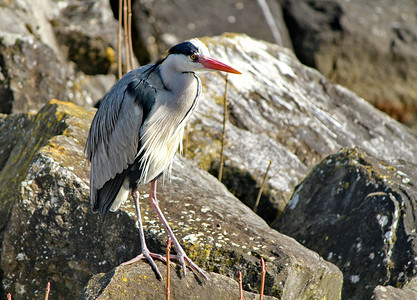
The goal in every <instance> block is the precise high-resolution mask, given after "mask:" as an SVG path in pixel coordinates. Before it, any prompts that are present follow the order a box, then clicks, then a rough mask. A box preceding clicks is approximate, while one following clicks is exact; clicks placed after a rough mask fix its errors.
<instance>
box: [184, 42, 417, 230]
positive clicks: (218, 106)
mask: <svg viewBox="0 0 417 300" xmlns="http://www.w3.org/2000/svg"><path fill="white" fill-rule="evenodd" d="M203 40H204V42H206V43H207V44H208V46H209V49H210V50H211V55H212V56H213V57H216V58H219V59H221V60H223V61H225V62H226V63H228V64H230V65H231V66H234V67H236V68H237V69H238V70H239V71H241V72H242V73H243V74H242V75H229V76H228V80H229V89H228V123H227V129H226V147H225V172H226V174H225V176H223V178H224V180H223V182H224V183H225V184H226V185H227V186H228V188H229V189H230V190H231V191H232V192H233V193H234V194H235V195H238V197H239V199H241V200H242V201H243V202H245V203H246V204H247V205H248V206H249V207H253V205H254V202H255V199H256V195H257V192H258V189H259V186H260V184H261V182H262V180H263V177H264V174H265V171H266V169H267V166H268V163H269V161H270V160H272V165H271V170H270V172H269V178H268V180H267V184H266V187H265V189H264V193H263V197H262V198H261V203H260V206H259V210H258V211H259V214H260V215H262V216H263V217H264V218H265V220H267V221H268V222H269V223H270V222H272V221H273V220H274V218H275V217H276V216H277V215H278V214H279V213H280V212H282V211H283V209H284V207H285V205H286V203H287V202H288V200H289V198H290V197H291V195H292V193H293V190H294V188H295V186H296V185H297V184H298V183H299V182H300V181H301V180H302V179H303V178H304V177H305V176H306V175H307V173H308V172H309V170H311V168H312V167H313V166H314V165H315V164H317V163H318V162H320V161H321V160H322V159H323V158H324V157H325V156H327V155H329V154H331V153H335V152H337V151H338V150H339V149H340V148H342V147H352V146H360V147H361V148H363V149H365V150H366V151H367V152H369V153H370V154H372V155H373V156H375V157H377V158H380V159H386V160H390V159H399V158H401V159H404V160H406V161H409V162H411V163H414V164H417V156H416V155H415V153H416V151H417V150H416V149H417V140H416V138H415V135H414V134H413V133H412V132H411V131H410V130H409V129H408V128H406V127H405V126H404V125H401V124H399V123H398V122H396V121H395V120H393V119H391V118H390V117H388V116H387V115H386V114H384V113H382V112H380V111H378V110H377V109H375V108H374V107H372V105H370V104H369V103H367V102H366V101H365V100H364V99H362V98H360V97H358V96H357V95H356V94H354V93H352V92H350V91H349V90H347V89H346V88H343V87H342V86H340V85H338V84H334V83H331V82H329V81H328V80H327V79H326V78H325V77H324V76H322V75H321V74H320V73H319V72H317V71H316V70H314V69H311V68H308V67H305V66H304V65H302V64H301V63H300V62H299V61H298V60H297V59H296V58H295V56H294V54H293V53H292V52H290V51H289V50H288V49H285V48H281V47H279V46H277V45H274V44H270V43H267V42H262V41H258V40H255V39H252V38H250V37H248V36H245V35H233V34H226V35H222V36H220V37H216V38H209V39H203ZM201 77H202V81H203V83H204V87H203V92H202V97H201V100H200V103H199V105H198V106H197V109H196V112H195V113H194V115H193V116H192V118H191V121H190V127H189V130H188V132H189V133H188V140H189V142H188V145H189V146H188V150H187V151H188V152H187V154H186V156H187V157H190V158H192V159H193V160H194V161H196V162H197V163H198V164H199V165H200V167H202V168H203V169H205V170H209V171H210V172H212V173H216V172H217V166H218V165H219V161H220V148H221V145H220V144H221V142H220V141H221V135H222V121H223V101H224V99H223V98H224V97H223V96H224V86H225V78H224V75H223V74H212V73H206V74H204V75H203V76H201ZM393 145H394V146H393Z"/></svg>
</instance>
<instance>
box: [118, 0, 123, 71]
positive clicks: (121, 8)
mask: <svg viewBox="0 0 417 300" xmlns="http://www.w3.org/2000/svg"><path fill="white" fill-rule="evenodd" d="M122 10H123V0H119V27H118V29H117V68H118V75H119V79H120V78H122V75H123V70H122V35H121V32H122Z"/></svg>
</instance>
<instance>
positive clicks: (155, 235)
mask: <svg viewBox="0 0 417 300" xmlns="http://www.w3.org/2000/svg"><path fill="white" fill-rule="evenodd" d="M92 116H93V113H92V112H87V111H85V110H83V109H81V108H80V107H77V106H75V105H73V104H69V103H64V102H57V101H53V102H51V103H49V104H48V105H46V106H45V108H44V109H43V110H42V111H41V112H40V113H39V114H38V115H37V116H35V117H34V118H35V119H37V122H36V124H39V123H40V124H44V126H46V127H47V128H59V129H60V130H57V131H55V132H56V134H58V135H56V136H54V137H53V138H51V139H49V141H46V138H42V137H38V138H39V139H40V140H43V141H44V142H45V143H44V146H43V147H41V148H40V149H39V150H37V151H36V152H35V153H34V154H33V155H32V156H33V159H32V157H31V156H24V157H22V158H21V159H20V161H19V164H21V165H23V166H26V165H28V166H29V169H28V171H27V174H25V175H24V176H23V178H22V180H23V181H21V182H20V181H19V178H16V179H15V180H16V181H19V182H17V183H18V191H17V193H16V194H15V197H14V198H13V199H12V200H11V202H10V203H11V204H12V210H11V213H10V217H9V218H8V222H7V227H6V229H5V230H4V232H3V234H4V238H3V240H2V252H1V268H2V272H3V284H4V288H5V291H6V292H11V293H12V294H13V295H16V297H19V298H20V299H32V298H33V297H34V295H35V296H38V295H42V293H43V290H44V286H45V285H46V282H47V281H48V280H49V281H51V282H52V292H51V297H53V298H61V297H62V298H68V299H74V298H76V297H77V296H78V295H79V294H80V293H81V290H82V287H83V286H84V285H85V283H86V282H87V281H88V279H89V277H90V276H92V275H93V274H96V273H103V272H105V271H108V270H110V269H111V268H113V267H115V266H117V265H118V264H120V263H121V262H123V261H126V260H127V259H129V258H131V257H133V256H135V255H136V254H137V252H138V251H139V241H138V233H137V228H136V217H135V214H134V208H133V205H132V204H131V203H126V204H125V205H124V206H123V207H122V209H121V211H119V212H118V213H116V214H110V216H109V217H108V219H106V221H105V222H104V223H101V222H100V221H99V218H98V216H97V215H93V214H92V213H91V211H90V208H89V199H88V198H89V196H88V195H89V192H88V179H87V178H88V176H87V175H88V164H87V163H86V162H85V159H84V153H83V150H84V141H85V139H86V136H87V131H88V127H89V123H90V121H91V118H92ZM23 131H26V130H25V129H24V130H23ZM29 132H30V128H29ZM29 140H30V139H29ZM10 157H12V156H10ZM9 160H10V158H9ZM147 191H148V187H146V188H145V190H143V191H142V195H143V196H144V198H146V196H147V195H146V192H147ZM158 191H159V193H158V197H159V200H160V202H161V207H162V209H163V211H165V213H166V216H167V219H168V221H169V222H170V223H171V224H172V227H173V230H174V231H175V233H176V234H177V237H179V240H180V242H181V243H182V244H183V246H184V248H185V250H186V251H187V252H188V253H189V255H190V257H191V258H192V259H193V260H194V261H195V262H196V263H197V264H199V265H200V266H201V267H203V268H204V269H206V270H207V271H214V272H217V273H221V274H224V275H228V276H229V277H236V275H237V272H238V270H241V271H242V273H243V277H244V287H245V289H246V290H249V291H257V290H258V286H259V282H260V266H259V258H260V257H264V258H265V260H266V265H267V268H268V273H267V282H266V293H267V294H269V295H275V296H279V297H281V299H302V298H312V297H316V298H328V299H338V298H339V297H340V290H341V285H342V274H341V273H340V271H339V270H338V269H337V268H336V267H335V266H334V265H332V264H330V263H328V262H326V261H324V260H323V259H322V258H320V257H319V256H318V255H317V254H316V253H314V252H312V251H310V250H308V249H306V248H304V247H303V246H301V245H300V244H298V243H297V242H296V241H295V240H294V239H292V238H289V237H286V236H284V235H282V234H280V233H278V232H277V231H275V230H272V229H270V227H269V226H268V225H267V224H266V223H265V222H264V221H263V220H262V219H261V218H260V217H258V216H257V215H256V214H254V213H253V212H252V211H251V210H250V209H249V208H247V207H246V206H245V205H243V204H242V203H241V202H240V201H239V200H238V199H236V198H235V197H233V195H231V194H230V193H229V192H228V191H227V190H226V189H225V187H224V186H223V185H221V184H220V183H219V182H218V181H217V180H216V179H215V178H214V177H212V176H210V175H209V174H208V173H206V172H204V171H202V170H200V169H199V168H197V167H196V166H195V165H194V164H193V163H191V162H189V161H187V160H183V159H182V160H179V161H177V162H176V163H174V168H173V178H172V182H171V183H169V184H168V183H167V184H166V185H160V186H159V190H158ZM145 202H146V201H143V203H145ZM2 207H3V206H2ZM142 210H143V211H142V213H143V215H144V226H145V228H146V236H147V240H148V245H149V246H150V249H151V251H155V252H159V253H164V245H165V242H166V234H165V233H164V231H163V229H162V226H161V225H160V224H159V222H157V221H156V219H155V216H154V215H153V214H151V212H150V210H149V207H148V206H147V205H145V204H144V205H143V206H142Z"/></svg>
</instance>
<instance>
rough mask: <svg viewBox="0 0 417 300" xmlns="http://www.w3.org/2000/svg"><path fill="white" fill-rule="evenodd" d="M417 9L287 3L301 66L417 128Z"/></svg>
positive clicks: (380, 2) (405, 4)
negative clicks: (312, 68)
mask: <svg viewBox="0 0 417 300" xmlns="http://www.w3.org/2000/svg"><path fill="white" fill-rule="evenodd" d="M416 12H417V4H416V3H415V2H413V1H400V2H396V3H395V5H393V3H392V1H389V0H372V1H366V2H364V1H360V0H352V1H343V0H337V1H309V0H308V1H306V0H295V1H292V0H291V1H284V4H283V13H284V19H285V21H286V25H287V28H288V30H289V32H290V36H291V39H292V42H293V45H294V51H295V53H296V54H297V56H298V57H299V58H300V60H301V61H302V62H303V63H305V64H307V65H309V66H313V67H315V68H317V69H318V70H319V71H320V72H321V73H323V74H324V75H325V76H327V77H328V78H329V79H331V80H332V81H335V82H338V83H340V84H342V85H344V86H346V87H348V88H349V89H351V90H352V91H354V92H356V93H358V94H359V95H360V96H361V97H364V98H365V99H366V100H368V101H369V102H371V103H372V104H374V105H375V106H376V107H378V108H380V109H382V110H383V111H386V112H387V113H389V114H390V115H391V116H393V117H394V118H396V119H398V120H400V121H402V122H404V123H406V124H408V125H413V124H414V126H415V125H416V124H417V117H416V116H417V114H416V112H417V102H416V99H417V93H416V90H415V88H414V82H415V81H416V79H417V72H416V69H417V68H416V67H417V53H416V51H415V49H416V45H417V25H416V24H417V23H416V21H417V17H416Z"/></svg>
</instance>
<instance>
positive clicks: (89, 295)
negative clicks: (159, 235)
mask: <svg viewBox="0 0 417 300" xmlns="http://www.w3.org/2000/svg"><path fill="white" fill-rule="evenodd" d="M156 263H157V265H158V268H159V269H160V271H161V274H162V277H163V278H164V280H163V281H160V280H157V279H156V278H155V274H154V273H153V271H152V269H151V268H150V267H149V265H148V264H147V263H145V262H141V263H138V264H134V265H129V266H126V267H117V268H115V269H113V270H111V271H110V272H108V273H107V274H97V275H95V276H93V278H91V279H90V281H89V282H88V283H87V285H86V287H85V288H84V290H83V292H82V295H81V297H80V299H118V298H120V297H122V298H124V299H143V300H145V299H149V300H153V299H162V298H163V296H164V295H165V293H166V266H165V265H164V264H163V263H161V262H156ZM180 274H182V272H180V271H179V270H177V272H175V269H171V293H170V295H171V299H178V300H182V299H184V300H185V299H190V300H193V299H202V300H203V299H204V300H219V299H222V300H236V299H238V298H239V286H238V283H237V282H236V281H235V280H233V279H231V278H229V277H226V276H224V275H220V274H216V273H210V274H209V278H210V280H204V281H203V282H201V281H199V280H196V278H194V276H193V275H191V276H190V275H188V276H186V277H185V278H183V277H182V276H181V275H180ZM243 297H244V298H245V299H246V300H249V299H253V300H255V299H260V297H259V295H256V294H254V293H249V292H247V291H244V292H243ZM264 299H270V300H272V299H278V298H275V297H271V296H264Z"/></svg>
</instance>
